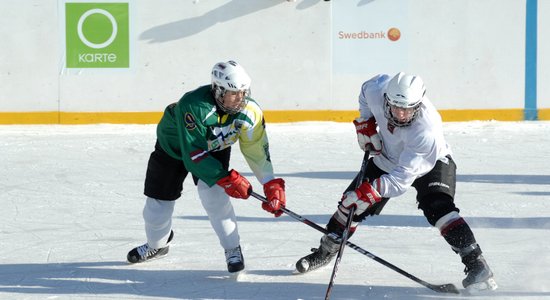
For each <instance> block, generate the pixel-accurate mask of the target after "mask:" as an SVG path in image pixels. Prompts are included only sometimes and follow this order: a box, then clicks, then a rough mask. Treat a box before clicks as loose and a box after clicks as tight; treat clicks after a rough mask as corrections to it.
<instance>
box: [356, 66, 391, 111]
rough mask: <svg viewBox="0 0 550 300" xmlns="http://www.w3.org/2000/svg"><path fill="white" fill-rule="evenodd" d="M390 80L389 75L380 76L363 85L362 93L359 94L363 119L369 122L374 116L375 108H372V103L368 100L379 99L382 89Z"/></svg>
mask: <svg viewBox="0 0 550 300" xmlns="http://www.w3.org/2000/svg"><path fill="white" fill-rule="evenodd" d="M388 79H389V76H388V75H385V74H380V75H376V76H374V77H373V78H371V79H369V80H367V81H365V82H364V83H363V84H362V85H361V92H360V93H359V113H360V116H361V117H362V118H363V119H365V120H368V119H370V118H372V117H373V116H374V113H373V108H372V107H371V106H370V104H369V103H370V101H368V100H369V99H377V98H378V97H379V94H380V89H381V88H382V86H383V84H384V83H385V82H386V81H387V80H388Z"/></svg>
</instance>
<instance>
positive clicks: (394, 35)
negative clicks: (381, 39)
mask: <svg viewBox="0 0 550 300" xmlns="http://www.w3.org/2000/svg"><path fill="white" fill-rule="evenodd" d="M399 38H401V31H399V29H397V28H395V27H392V28H390V29H389V30H388V39H390V41H392V42H395V41H397V40H398V39H399Z"/></svg>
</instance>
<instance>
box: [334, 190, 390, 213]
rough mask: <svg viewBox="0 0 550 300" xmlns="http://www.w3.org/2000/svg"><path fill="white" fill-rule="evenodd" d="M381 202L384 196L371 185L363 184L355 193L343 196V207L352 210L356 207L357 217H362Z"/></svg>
mask: <svg viewBox="0 0 550 300" xmlns="http://www.w3.org/2000/svg"><path fill="white" fill-rule="evenodd" d="M380 200H382V196H380V194H379V193H378V191H376V189H375V188H374V187H373V186H372V185H371V184H370V183H368V182H363V183H362V184H361V185H360V186H359V187H358V188H357V189H356V190H355V191H350V192H347V193H345V194H344V195H343V196H342V206H343V207H344V208H346V209H350V208H351V207H352V206H353V205H355V206H356V208H355V215H360V214H362V213H363V212H365V210H366V209H367V208H369V207H370V206H371V205H373V204H375V203H377V202H380Z"/></svg>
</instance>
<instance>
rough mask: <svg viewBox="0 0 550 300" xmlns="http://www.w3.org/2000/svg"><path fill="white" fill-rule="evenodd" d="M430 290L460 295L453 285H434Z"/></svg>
mask: <svg viewBox="0 0 550 300" xmlns="http://www.w3.org/2000/svg"><path fill="white" fill-rule="evenodd" d="M430 288H431V289H432V290H433V291H436V292H438V293H450V294H460V291H459V290H458V289H457V288H456V286H455V285H454V284H452V283H447V284H441V285H432V286H430Z"/></svg>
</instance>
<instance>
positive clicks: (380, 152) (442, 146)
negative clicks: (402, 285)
mask: <svg viewBox="0 0 550 300" xmlns="http://www.w3.org/2000/svg"><path fill="white" fill-rule="evenodd" d="M425 93H426V88H425V87H424V83H423V81H422V79H421V78H420V77H418V76H414V75H408V74H405V73H402V72H401V73H399V74H397V75H395V76H394V77H393V78H391V77H390V76H388V75H385V74H380V75H377V76H375V77H374V78H372V79H370V80H368V81H366V82H365V83H364V84H363V85H362V88H361V93H360V95H359V111H360V117H359V118H357V119H356V120H354V121H353V123H354V124H355V126H356V131H357V139H358V142H359V146H360V147H361V149H362V150H363V151H365V150H369V151H370V153H371V155H372V157H371V158H370V159H369V162H368V164H367V170H366V172H365V175H364V178H357V177H356V178H355V179H354V180H353V181H352V182H351V184H350V185H349V187H348V188H347V189H346V190H345V192H344V194H343V196H342V199H341V201H340V202H339V203H338V209H337V210H336V212H335V213H334V214H333V216H332V217H331V219H330V221H329V222H328V224H327V230H328V231H329V232H332V233H335V234H337V235H339V236H341V234H342V232H343V230H344V227H345V224H346V220H347V218H348V212H349V209H350V208H351V207H352V206H355V207H356V209H355V213H354V216H353V223H352V226H351V228H350V234H353V232H354V231H355V229H356V228H357V225H358V223H359V222H361V221H362V220H364V218H366V217H367V216H372V215H378V214H380V211H381V210H382V208H383V207H384V205H385V203H386V202H387V201H388V200H389V199H390V198H393V197H397V196H399V195H402V194H403V193H405V191H406V190H407V189H408V188H409V187H411V186H412V187H414V188H415V189H416V192H417V196H416V199H417V202H418V208H419V209H421V210H422V211H423V213H424V216H425V217H426V219H427V220H428V222H429V223H430V224H431V225H432V226H435V227H436V228H437V229H439V231H440V232H441V235H442V236H443V238H444V239H445V240H446V241H447V243H448V244H449V245H450V246H451V248H452V250H453V251H454V252H456V253H457V254H459V255H460V257H461V259H462V262H463V263H464V265H465V266H466V268H465V273H466V278H465V279H464V280H463V281H462V284H463V286H464V287H465V288H467V289H468V290H470V291H475V290H484V289H489V290H494V289H496V288H497V285H496V283H495V281H494V279H493V273H492V272H491V270H490V268H489V266H488V265H487V262H486V260H485V259H484V257H483V256H482V254H481V248H480V247H479V245H478V243H477V242H476V239H475V237H474V234H473V232H472V230H471V229H470V227H469V226H468V224H467V223H466V221H465V220H464V219H463V218H462V217H461V216H460V214H459V209H458V208H457V207H456V205H455V203H454V196H455V186H456V165H455V163H454V161H453V159H452V156H451V155H452V152H451V149H450V147H449V146H448V145H447V142H446V141H445V138H444V136H443V129H442V121H441V116H440V115H439V113H438V112H437V110H436V109H435V107H434V106H433V105H432V103H431V102H430V100H429V99H428V98H427V97H426V95H425ZM377 127H378V128H377ZM357 180H361V184H360V185H359V187H358V188H355V187H356V186H357V185H356V181H357ZM338 247H339V244H338V243H337V242H336V241H335V240H333V239H331V238H330V237H329V236H328V235H324V236H323V237H322V238H321V244H320V246H319V247H318V248H313V249H312V252H313V253H311V254H309V255H307V256H305V257H303V258H301V259H300V260H298V262H297V263H296V269H297V271H298V272H301V273H305V272H308V271H311V270H315V269H317V268H319V267H322V266H324V265H326V264H328V263H329V262H330V261H331V259H332V257H334V255H335V254H336V252H337V251H338Z"/></svg>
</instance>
